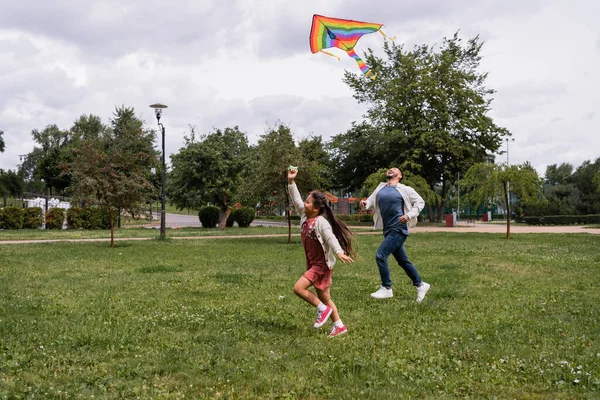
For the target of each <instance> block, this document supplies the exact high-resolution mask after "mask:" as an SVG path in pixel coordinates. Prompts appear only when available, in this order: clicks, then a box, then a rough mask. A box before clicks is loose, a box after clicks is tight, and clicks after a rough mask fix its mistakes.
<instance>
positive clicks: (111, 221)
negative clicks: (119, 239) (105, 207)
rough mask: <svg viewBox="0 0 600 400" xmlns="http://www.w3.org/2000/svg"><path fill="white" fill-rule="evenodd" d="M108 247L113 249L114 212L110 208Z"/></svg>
mask: <svg viewBox="0 0 600 400" xmlns="http://www.w3.org/2000/svg"><path fill="white" fill-rule="evenodd" d="M109 215H110V247H115V212H114V210H113V208H112V207H111V208H110V211H109Z"/></svg>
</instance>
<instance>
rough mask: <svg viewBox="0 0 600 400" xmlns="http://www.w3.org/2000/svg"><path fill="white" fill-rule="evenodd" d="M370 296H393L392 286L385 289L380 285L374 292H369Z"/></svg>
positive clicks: (379, 297)
mask: <svg viewBox="0 0 600 400" xmlns="http://www.w3.org/2000/svg"><path fill="white" fill-rule="evenodd" d="M371 297H374V298H376V299H389V298H390V297H394V293H393V292H392V288H389V289H387V288H385V287H384V286H382V287H380V288H379V290H378V291H376V292H375V293H371Z"/></svg>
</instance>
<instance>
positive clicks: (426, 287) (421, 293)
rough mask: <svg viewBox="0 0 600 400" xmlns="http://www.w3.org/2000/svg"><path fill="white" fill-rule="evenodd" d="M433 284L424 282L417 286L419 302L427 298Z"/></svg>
mask: <svg viewBox="0 0 600 400" xmlns="http://www.w3.org/2000/svg"><path fill="white" fill-rule="evenodd" d="M430 287H431V285H430V284H429V283H425V282H423V284H422V285H421V286H418V287H417V303H420V302H422V301H423V299H424V298H425V295H426V294H427V292H428V291H429V288H430Z"/></svg>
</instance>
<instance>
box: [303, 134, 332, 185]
mask: <svg viewBox="0 0 600 400" xmlns="http://www.w3.org/2000/svg"><path fill="white" fill-rule="evenodd" d="M298 150H299V151H300V154H301V155H302V158H303V160H304V161H305V164H306V165H305V171H303V172H304V173H305V174H308V175H309V176H314V177H315V179H314V183H313V184H314V185H315V188H320V189H323V188H330V187H331V186H332V184H333V165H332V161H331V155H330V154H329V152H328V151H327V146H326V144H325V143H324V142H323V138H322V137H321V136H311V137H308V138H305V139H302V140H300V142H298Z"/></svg>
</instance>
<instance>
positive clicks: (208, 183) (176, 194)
mask: <svg viewBox="0 0 600 400" xmlns="http://www.w3.org/2000/svg"><path fill="white" fill-rule="evenodd" d="M185 141H186V142H185V146H184V147H183V148H181V149H180V150H179V152H178V153H176V154H174V155H172V156H171V165H172V170H171V172H170V174H169V181H168V185H167V193H168V197H169V201H170V202H171V203H172V204H175V205H176V206H177V208H179V209H184V208H194V209H200V208H201V207H202V206H205V205H206V204H207V203H213V204H215V205H217V206H218V207H219V208H220V210H221V211H220V214H219V221H218V224H219V227H220V228H221V229H223V228H224V227H225V222H226V221H227V217H228V216H229V213H230V208H229V206H230V204H231V201H232V199H233V198H234V197H235V192H236V190H237V188H238V186H239V184H240V173H241V171H242V169H243V168H244V165H245V163H246V160H247V157H248V151H249V146H248V139H247V138H246V135H245V134H244V133H243V132H241V131H240V130H239V128H238V127H237V126H236V127H234V128H225V129H224V130H220V129H217V130H215V131H214V132H212V133H209V134H208V135H205V136H202V137H200V140H198V141H196V137H195V134H194V133H193V134H192V136H191V138H187V137H186V138H185Z"/></svg>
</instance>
